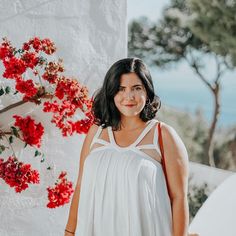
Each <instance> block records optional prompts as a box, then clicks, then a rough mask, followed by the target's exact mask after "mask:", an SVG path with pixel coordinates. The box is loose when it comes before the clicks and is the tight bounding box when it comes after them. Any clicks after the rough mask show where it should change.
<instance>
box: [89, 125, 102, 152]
mask: <svg viewBox="0 0 236 236" xmlns="http://www.w3.org/2000/svg"><path fill="white" fill-rule="evenodd" d="M101 132H102V126H99V127H98V129H97V132H96V133H95V135H94V137H93V140H92V142H91V144H90V148H91V147H92V146H93V144H94V143H96V142H98V140H100V139H98V137H99V135H100V134H101Z"/></svg>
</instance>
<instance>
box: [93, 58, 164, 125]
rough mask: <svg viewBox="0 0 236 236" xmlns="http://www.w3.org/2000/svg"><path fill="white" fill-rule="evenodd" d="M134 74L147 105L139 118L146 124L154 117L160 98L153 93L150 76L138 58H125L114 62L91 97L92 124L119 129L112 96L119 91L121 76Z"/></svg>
mask: <svg viewBox="0 0 236 236" xmlns="http://www.w3.org/2000/svg"><path fill="white" fill-rule="evenodd" d="M131 72H134V73H136V75H137V76H138V77H139V79H140V80H141V81H142V83H143V85H144V87H145V89H146V92H147V101H148V102H147V103H146V105H145V107H144V108H143V110H142V111H141V113H140V118H141V119H142V120H143V121H144V122H146V121H148V120H151V119H153V118H154V117H155V115H156V113H157V111H158V110H159V109H160V107H161V101H160V98H159V97H158V96H157V95H155V93H154V86H153V82H152V77H151V74H150V72H149V70H148V68H147V66H146V65H145V64H144V62H143V61H142V60H141V59H139V58H125V59H122V60H119V61H117V62H115V63H114V64H113V65H112V66H111V67H110V69H109V70H108V71H107V73H106V75H105V78H104V82H103V85H102V87H101V88H100V89H99V90H98V91H96V92H95V95H94V96H93V99H94V103H93V107H92V112H93V114H94V117H95V121H94V123H95V124H97V125H99V126H100V125H101V126H102V127H103V128H106V127H107V126H111V127H112V128H113V130H118V129H120V112H119V110H118V109H117V108H116V106H115V102H114V96H115V95H116V93H117V92H118V91H119V86H120V78H121V76H122V75H123V74H127V73H131Z"/></svg>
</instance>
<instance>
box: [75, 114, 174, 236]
mask: <svg viewBox="0 0 236 236" xmlns="http://www.w3.org/2000/svg"><path fill="white" fill-rule="evenodd" d="M157 122H158V121H157V120H154V119H153V120H151V121H149V122H148V124H147V125H146V127H145V128H144V129H143V131H142V132H141V134H140V135H139V137H138V138H137V139H136V141H134V142H133V143H132V144H131V145H129V146H127V147H120V146H119V145H117V144H116V142H115V139H114V135H113V132H112V128H111V127H108V135H109V140H110V141H109V142H108V141H105V140H102V139H100V138H99V136H100V134H101V132H102V128H101V127H99V128H98V130H97V133H96V134H95V136H94V139H93V141H92V143H91V147H92V146H93V144H95V143H98V144H100V145H99V147H96V148H94V149H92V151H91V152H90V154H89V155H88V156H87V158H86V160H85V162H84V168H83V176H82V182H81V191H80V201H79V208H78V224H77V232H76V235H77V236H171V235H172V215H171V204H170V199H169V196H168V192H167V187H166V180H165V176H164V173H163V170H162V165H161V163H160V162H158V161H157V160H155V159H154V158H153V157H150V156H149V155H148V154H146V153H145V152H144V151H143V150H144V149H153V148H155V149H156V151H157V152H159V153H160V148H159V145H158V142H157V140H158V132H157V129H156V131H155V132H154V137H153V143H151V144H144V145H142V144H141V145H139V144H140V143H141V141H142V139H143V138H144V137H145V135H146V134H147V133H148V132H149V131H150V130H151V129H152V127H153V126H154V125H157Z"/></svg>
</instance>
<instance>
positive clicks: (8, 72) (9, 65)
mask: <svg viewBox="0 0 236 236" xmlns="http://www.w3.org/2000/svg"><path fill="white" fill-rule="evenodd" d="M3 64H4V66H5V72H4V73H3V77H5V78H8V79H14V78H16V77H17V76H20V75H22V74H23V73H24V72H25V71H26V65H25V62H24V61H23V60H22V59H18V58H16V57H11V58H10V59H5V60H3Z"/></svg>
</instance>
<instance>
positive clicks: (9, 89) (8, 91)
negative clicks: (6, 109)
mask: <svg viewBox="0 0 236 236" xmlns="http://www.w3.org/2000/svg"><path fill="white" fill-rule="evenodd" d="M10 91H11V88H10V87H9V86H7V87H6V88H5V94H9V93H10Z"/></svg>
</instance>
